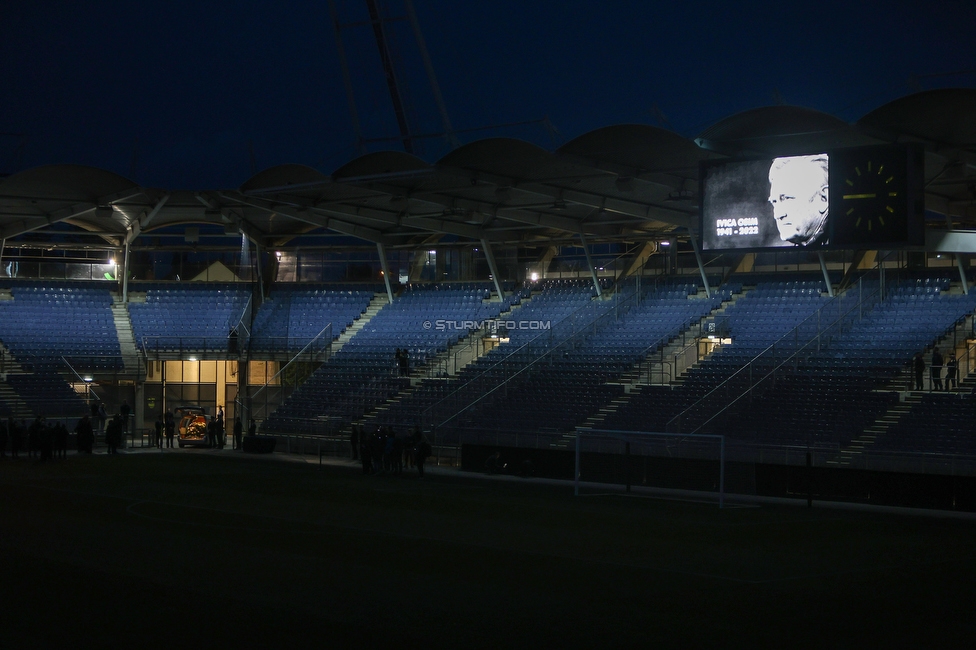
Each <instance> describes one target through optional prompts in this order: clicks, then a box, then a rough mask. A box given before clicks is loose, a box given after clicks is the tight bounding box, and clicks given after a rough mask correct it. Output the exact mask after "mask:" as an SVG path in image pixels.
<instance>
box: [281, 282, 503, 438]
mask: <svg viewBox="0 0 976 650" xmlns="http://www.w3.org/2000/svg"><path fill="white" fill-rule="evenodd" d="M490 295H491V291H490V286H489V285H488V284H486V283H451V284H441V285H409V286H407V287H406V288H405V289H404V290H403V291H402V293H401V294H400V295H399V296H397V297H396V299H395V300H394V301H393V303H392V304H388V305H386V306H384V307H383V309H381V310H380V311H379V312H378V313H377V314H376V315H375V316H374V317H373V318H372V319H371V320H370V321H369V322H368V323H367V324H366V325H365V326H364V327H363V328H362V329H361V330H360V331H358V332H357V333H356V334H355V336H353V337H352V338H351V339H349V341H348V342H347V343H346V344H345V345H344V346H343V347H342V348H341V349H340V350H339V351H338V352H337V353H336V354H335V355H333V356H332V357H331V358H330V359H329V361H328V362H327V363H325V364H324V365H322V366H321V367H320V368H318V369H317V370H316V371H315V372H314V373H313V374H312V376H311V377H310V378H309V379H308V380H307V381H306V382H305V383H304V384H302V385H301V386H300V387H299V388H298V389H296V390H295V392H294V393H292V394H291V395H290V396H289V398H288V399H287V400H286V401H285V402H284V403H283V404H282V405H281V406H280V407H279V408H278V409H277V410H276V411H275V412H274V413H273V414H272V415H271V416H270V417H269V418H268V420H267V421H266V422H265V423H264V425H263V427H262V430H264V431H290V432H302V431H321V430H322V427H323V426H331V424H334V423H340V424H341V423H347V422H349V421H351V420H353V419H356V418H359V417H362V415H363V414H364V413H365V412H368V411H370V410H371V409H372V408H373V407H374V406H375V405H376V404H378V403H380V402H383V401H386V400H387V399H389V398H390V397H392V396H393V395H395V394H396V393H397V392H399V391H400V390H401V389H403V388H405V387H406V386H408V385H409V379H407V378H405V377H399V376H398V373H397V369H396V365H395V363H394V353H395V351H396V350H397V349H402V350H406V351H407V354H408V356H409V358H410V365H411V367H412V368H415V367H418V366H422V365H423V364H425V363H427V362H428V361H429V360H430V359H431V358H433V357H434V356H436V355H437V354H439V353H441V352H445V351H446V350H447V349H448V346H450V345H453V344H455V343H457V342H458V341H460V340H462V339H464V338H466V337H467V336H468V332H469V329H470V327H472V326H473V325H474V324H476V323H480V322H481V321H482V320H484V319H489V318H495V317H497V316H498V314H499V311H500V310H501V309H503V308H507V304H508V303H507V302H502V301H497V300H496V301H488V298H489V297H490Z"/></svg>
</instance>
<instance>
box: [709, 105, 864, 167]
mask: <svg viewBox="0 0 976 650" xmlns="http://www.w3.org/2000/svg"><path fill="white" fill-rule="evenodd" d="M695 142H697V143H698V145H699V146H701V147H702V148H704V149H709V150H711V151H716V152H719V153H722V154H725V155H730V156H739V155H772V156H782V155H789V154H796V153H803V152H810V151H813V150H814V149H821V150H822V149H835V148H841V147H852V146H857V145H864V144H872V143H873V142H876V141H874V140H872V139H871V138H869V137H867V136H865V135H863V134H862V133H860V132H858V131H857V129H855V128H854V127H853V126H851V125H850V124H848V123H847V122H845V121H844V120H842V119H840V118H839V117H835V116H833V115H830V114H828V113H823V112H821V111H818V110H814V109H812V108H804V107H801V106H764V107H761V108H753V109H750V110H747V111H743V112H741V113H737V114H735V115H732V116H730V117H727V118H725V119H724V120H721V121H719V122H716V123H715V124H713V125H712V126H710V127H708V128H707V129H705V130H704V131H702V133H701V135H700V136H699V137H698V138H696V139H695Z"/></svg>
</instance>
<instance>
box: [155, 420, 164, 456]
mask: <svg viewBox="0 0 976 650" xmlns="http://www.w3.org/2000/svg"><path fill="white" fill-rule="evenodd" d="M162 448H163V416H162V415H157V416H156V449H162Z"/></svg>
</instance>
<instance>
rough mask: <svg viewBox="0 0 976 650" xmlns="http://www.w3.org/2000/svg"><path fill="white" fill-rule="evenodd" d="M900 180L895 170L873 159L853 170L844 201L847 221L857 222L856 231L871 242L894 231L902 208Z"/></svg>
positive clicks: (881, 161) (848, 177) (854, 225)
mask: <svg viewBox="0 0 976 650" xmlns="http://www.w3.org/2000/svg"><path fill="white" fill-rule="evenodd" d="M897 180H898V179H896V172H895V171H894V167H893V166H892V165H885V162H884V161H883V160H872V159H870V158H869V159H868V160H866V161H864V162H863V163H862V164H857V165H854V168H853V169H851V170H849V172H848V174H847V177H846V178H845V179H844V187H843V190H844V193H843V194H842V195H841V199H842V200H843V202H844V205H845V206H847V209H846V210H844V218H845V220H848V221H853V224H852V228H853V230H854V231H855V232H857V233H861V234H863V235H864V236H865V237H866V238H868V239H871V238H873V236H875V235H881V234H883V233H884V232H885V231H887V230H890V227H891V225H892V224H893V223H894V222H895V221H896V220H897V217H896V215H897V213H898V209H899V208H898V201H899V192H898V187H899V186H900V185H901V183H899V182H897Z"/></svg>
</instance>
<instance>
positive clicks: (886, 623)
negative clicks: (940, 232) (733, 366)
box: [0, 451, 976, 649]
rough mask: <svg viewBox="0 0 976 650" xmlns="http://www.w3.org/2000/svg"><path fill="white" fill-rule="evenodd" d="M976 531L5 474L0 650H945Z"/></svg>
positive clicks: (687, 506)
mask: <svg viewBox="0 0 976 650" xmlns="http://www.w3.org/2000/svg"><path fill="white" fill-rule="evenodd" d="M974 551H976V522H973V521H959V520H950V519H939V518H933V517H927V516H926V517H922V516H917V517H916V516H899V515H887V514H875V513H864V512H851V511H839V510H829V509H821V508H815V509H813V510H807V509H805V508H802V507H791V506H762V507H751V508H728V509H725V510H719V509H718V508H717V507H716V506H715V505H714V504H712V505H708V504H694V503H687V502H675V501H666V500H655V499H625V498H618V497H590V498H579V499H576V498H573V497H572V488H571V487H570V486H567V487H554V486H552V485H543V484H540V483H537V482H532V481H522V482H512V481H504V482H498V481H492V480H482V479H480V478H479V477H474V476H463V475H455V474H444V473H440V474H434V475H429V476H428V477H427V478H426V479H424V480H423V481H420V480H418V479H417V478H416V476H415V475H414V474H406V475H405V476H404V477H401V478H395V477H384V476H378V477H364V476H361V475H360V474H359V473H358V471H357V470H356V469H355V468H353V467H352V466H349V467H336V466H333V467H329V466H327V467H325V468H324V469H322V470H319V469H318V468H317V467H315V466H310V465H305V464H302V463H287V462H273V461H270V460H268V459H255V458H249V457H240V456H236V455H233V456H232V455H231V454H229V453H228V454H223V455H220V454H209V453H206V452H199V453H196V452H192V451H191V452H176V453H165V454H158V453H153V454H133V455H129V456H124V455H123V456H118V457H109V456H97V455H96V456H94V457H71V458H69V459H68V460H67V461H63V462H58V463H44V464H38V463H33V462H30V461H25V460H23V459H21V460H20V461H18V462H12V461H9V460H7V461H5V462H0V634H2V637H0V638H2V641H0V643H2V646H3V647H4V648H20V647H102V648H113V647H117V648H129V647H140V648H170V649H173V648H201V647H229V648H234V647H288V646H289V645H292V646H294V645H298V646H311V645H316V646H319V647H327V646H329V645H335V646H338V647H352V646H358V647H378V646H383V647H393V648H395V647H539V648H542V647H625V646H644V647H647V646H662V645H663V646H674V647H696V646H725V647H740V646H749V645H751V646H754V647H757V646H758V647H797V646H818V647H828V646H838V645H839V646H861V647H871V646H888V647H906V646H916V647H952V646H957V645H959V644H963V643H965V645H966V647H970V646H969V643H971V641H972V639H973V638H976V615H974V613H973V603H976V553H974Z"/></svg>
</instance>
